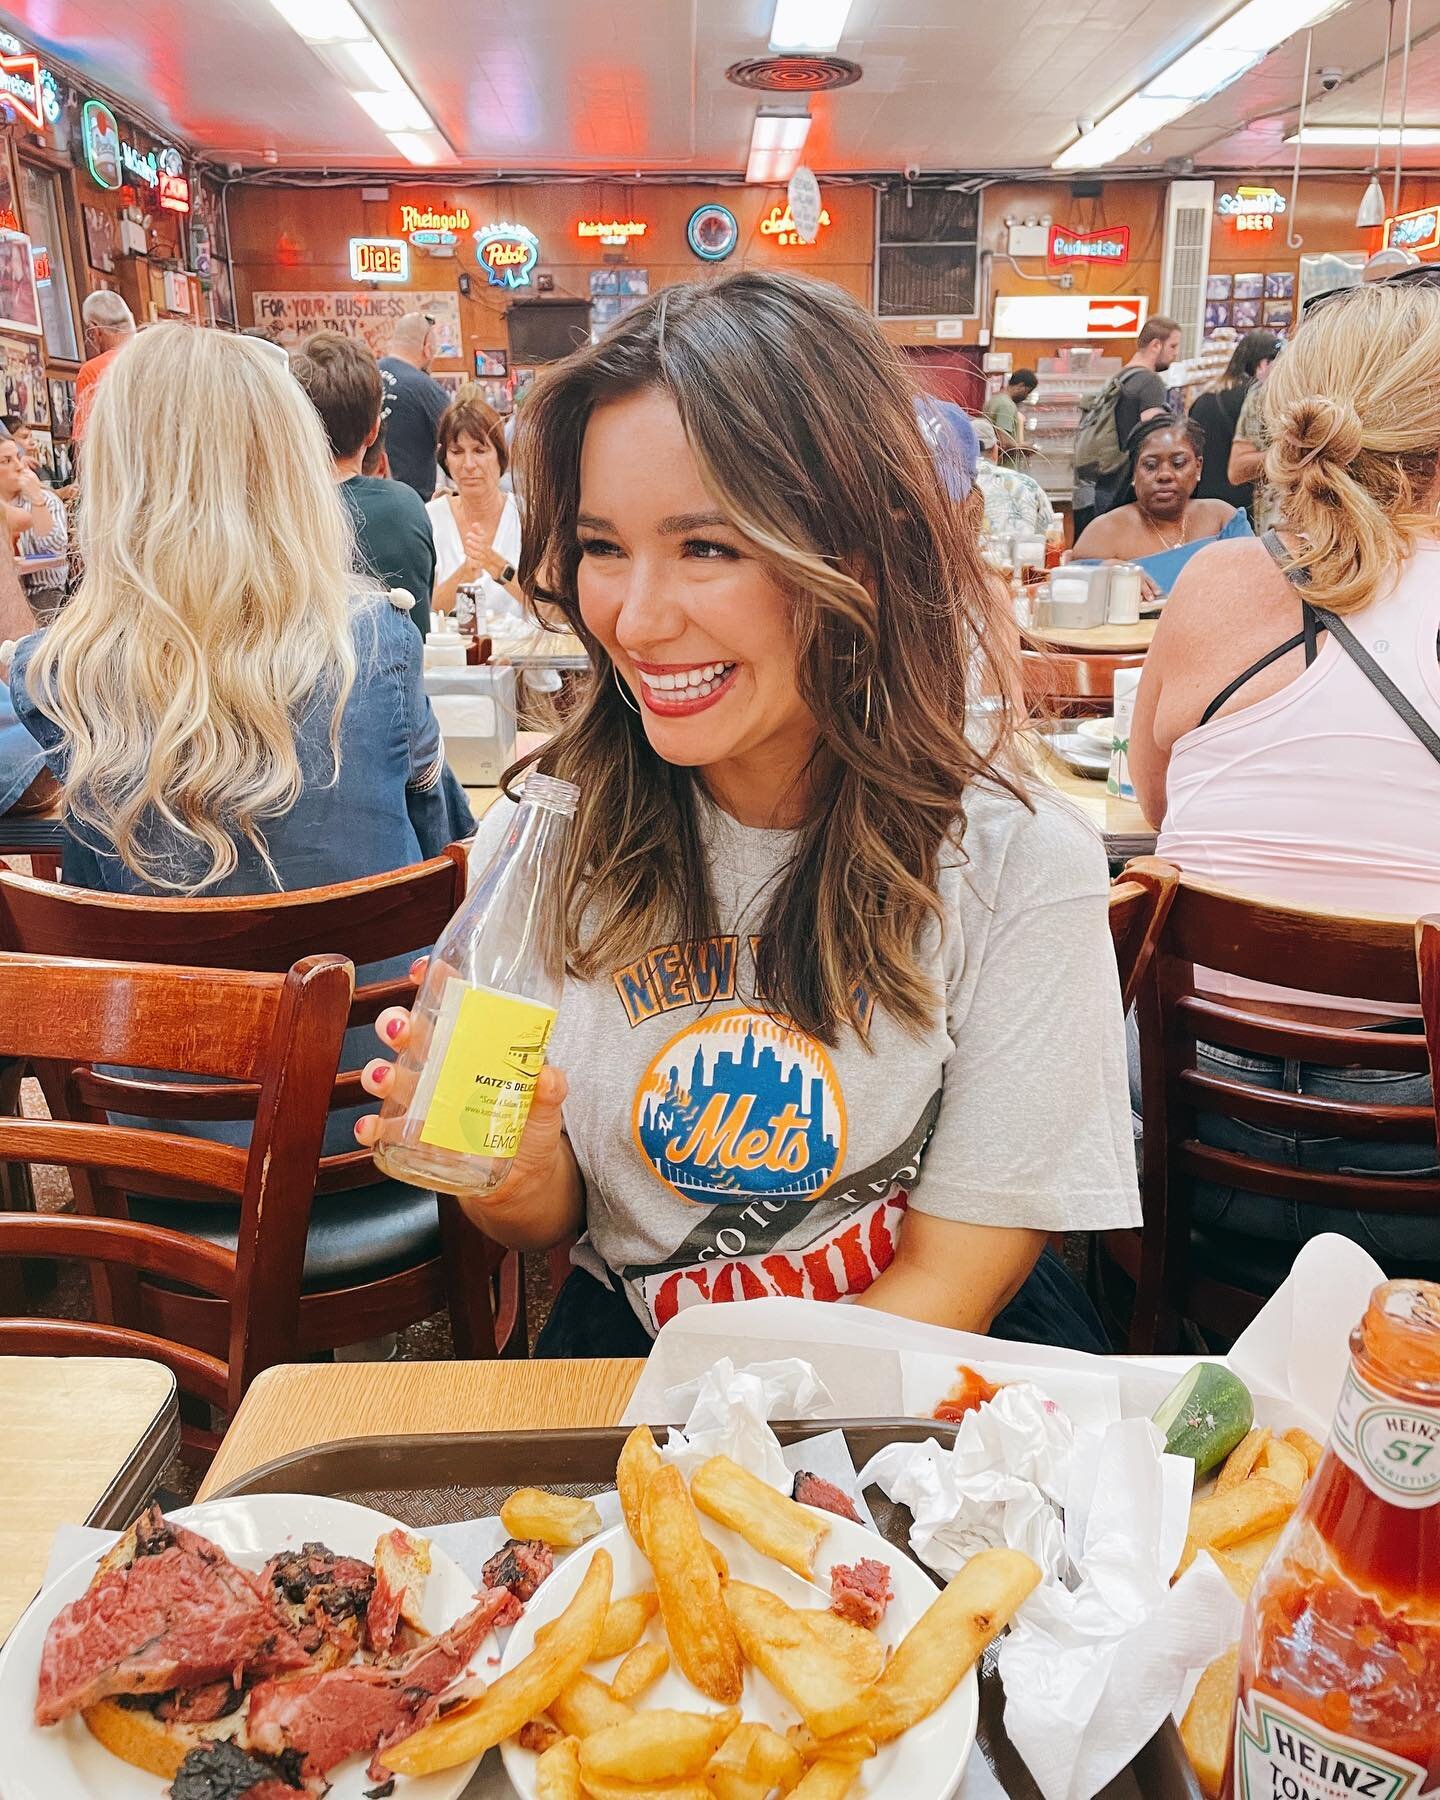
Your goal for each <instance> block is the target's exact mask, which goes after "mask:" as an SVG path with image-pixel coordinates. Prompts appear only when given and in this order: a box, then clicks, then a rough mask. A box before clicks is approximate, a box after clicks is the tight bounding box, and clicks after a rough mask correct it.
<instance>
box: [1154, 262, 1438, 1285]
mask: <svg viewBox="0 0 1440 1800" xmlns="http://www.w3.org/2000/svg"><path fill="white" fill-rule="evenodd" d="M1437 363H1440V270H1436V269H1433V268H1423V269H1422V268H1416V269H1413V270H1410V271H1407V272H1406V273H1405V274H1404V275H1402V276H1400V277H1398V278H1392V279H1391V280H1389V281H1384V282H1378V283H1375V284H1374V285H1370V286H1364V287H1359V288H1356V289H1355V290H1354V291H1353V292H1350V291H1349V290H1346V291H1345V292H1344V293H1341V294H1338V295H1334V296H1329V297H1325V298H1324V301H1323V304H1320V305H1318V306H1315V307H1314V308H1313V309H1312V311H1311V312H1310V314H1309V316H1308V317H1307V318H1306V319H1305V321H1304V323H1303V324H1302V325H1301V327H1300V329H1299V330H1298V331H1297V333H1296V335H1295V338H1294V341H1293V342H1292V343H1291V344H1290V346H1289V347H1288V348H1287V349H1286V352H1285V354H1284V356H1282V357H1281V358H1280V359H1279V360H1278V361H1277V362H1276V364H1275V366H1274V368H1273V369H1272V370H1271V371H1270V375H1269V377H1268V379H1267V381H1266V384H1265V411H1266V420H1267V427H1268V438H1269V446H1270V447H1269V451H1268V455H1267V459H1266V475H1267V477H1268V480H1269V482H1270V484H1271V487H1272V490H1273V493H1274V495H1275V497H1276V500H1277V503H1278V507H1279V512H1280V516H1281V518H1282V519H1283V520H1284V521H1285V523H1284V525H1283V526H1282V527H1281V529H1280V530H1279V532H1278V533H1275V532H1269V533H1267V534H1266V535H1265V537H1264V538H1263V539H1261V540H1259V541H1250V542H1244V541H1241V542H1236V543H1233V544H1217V545H1215V546H1213V547H1212V548H1209V549H1206V550H1204V551H1202V552H1201V554H1200V555H1199V556H1197V557H1196V558H1195V560H1194V562H1193V563H1191V565H1190V566H1189V568H1188V569H1187V570H1186V571H1185V573H1184V574H1183V575H1182V576H1181V578H1180V580H1179V582H1178V583H1177V584H1176V587H1175V591H1174V593H1173V594H1172V595H1171V597H1170V600H1169V602H1168V603H1167V605H1166V608H1165V614H1164V617H1163V618H1162V619H1161V621H1160V625H1159V628H1158V630H1157V631H1156V633H1155V642H1154V645H1153V647H1152V648H1151V651H1150V653H1149V655H1148V657H1147V658H1146V661H1145V673H1144V676H1143V678H1142V680H1141V683H1140V689H1139V693H1138V695H1137V698H1136V705H1135V717H1134V723H1133V725H1132V727H1131V733H1130V767H1131V769H1132V771H1133V773H1134V777H1135V786H1136V791H1137V793H1138V795H1139V798H1140V801H1141V804H1142V805H1143V806H1144V808H1145V811H1146V813H1147V814H1148V815H1149V817H1150V818H1151V819H1152V820H1154V821H1156V822H1157V823H1160V824H1161V831H1160V838H1159V844H1158V853H1159V854H1160V855H1161V856H1163V857H1165V858H1167V859H1168V860H1170V861H1172V862H1175V863H1178V864H1179V866H1180V867H1181V868H1182V869H1184V870H1186V871H1189V872H1192V873H1194V874H1196V875H1200V876H1204V877H1205V878H1206V879H1208V880H1211V881H1217V882H1220V883H1223V884H1224V885H1225V886H1227V887H1233V888H1237V889H1239V890H1240V891H1241V892H1242V893H1249V894H1256V895H1262V896H1266V897H1269V898H1273V899H1275V900H1279V901H1285V902H1289V903H1292V904H1299V905H1304V906H1316V907H1321V908H1324V909H1326V910H1327V911H1331V912H1340V913H1388V914H1391V915H1399V916H1401V917H1406V918H1413V917H1415V916H1416V915H1417V914H1420V913H1433V912H1436V911H1440V826H1437V821H1440V657H1437V634H1440V520H1437V516H1436V515H1437V509H1440V388H1437V386H1436V383H1435V380H1434V371H1435V368H1436V366H1437ZM1227 988H1228V989H1229V991H1232V992H1240V991H1243V992H1244V994H1245V996H1246V999H1247V1004H1251V1005H1253V1006H1256V1007H1259V1008H1262V1009H1264V1008H1276V1009H1278V1010H1279V1011H1280V1012H1281V1013H1282V1014H1284V1015H1286V1016H1296V1015H1298V1016H1300V1017H1302V1018H1309V1019H1312V1020H1315V1021H1317V1022H1319V1023H1322V1024H1339V1025H1343V1026H1347V1027H1349V1028H1351V1029H1354V1028H1356V1027H1357V1026H1361V1027H1363V1026H1364V1025H1366V1024H1367V1023H1379V1022H1380V1021H1381V1019H1382V1016H1383V1012H1384V1009H1383V1008H1373V1007H1372V1008H1369V1009H1368V1011H1357V1010H1356V1009H1357V1006H1359V1005H1360V1004H1361V1003H1358V1002H1356V1001H1353V1000H1345V999H1342V998H1338V997H1336V998H1334V999H1332V1000H1330V1001H1329V1002H1328V1003H1327V1004H1326V1005H1325V1006H1323V1007H1320V1008H1316V1007H1315V1006H1314V1005H1313V1004H1304V1005H1302V1004H1300V1003H1299V1001H1298V998H1297V997H1296V996H1294V995H1293V994H1287V993H1286V991H1285V990H1283V989H1280V990H1277V989H1273V988H1266V987H1262V986H1260V985H1259V984H1253V983H1252V984H1238V983H1229V984H1227ZM1210 1054H1212V1055H1213V1056H1214V1057H1215V1058H1216V1059H1217V1063H1218V1065H1223V1067H1224V1069H1225V1071H1226V1072H1227V1073H1230V1074H1232V1075H1233V1074H1234V1073H1236V1072H1237V1070H1238V1072H1239V1075H1240V1078H1241V1079H1247V1078H1248V1079H1250V1080H1253V1081H1254V1082H1255V1083H1256V1084H1257V1085H1259V1086H1264V1087H1274V1088H1289V1089H1290V1090H1291V1091H1294V1092H1298V1093H1310V1092H1314V1093H1319V1092H1324V1093H1327V1094H1332V1095H1335V1094H1339V1095H1349V1096H1350V1097H1352V1098H1353V1099H1355V1100H1356V1101H1357V1102H1359V1103H1362V1104H1363V1102H1364V1101H1365V1099H1366V1098H1367V1097H1369V1096H1371V1095H1381V1096H1383V1098H1384V1099H1385V1100H1387V1101H1388V1102H1392V1103H1400V1102H1404V1101H1407V1100H1408V1101H1409V1103H1411V1104H1414V1105H1420V1106H1423V1105H1428V1103H1429V1093H1430V1084H1429V1083H1428V1082H1426V1081H1421V1080H1412V1079H1410V1078H1402V1077H1397V1076H1394V1075H1386V1074H1384V1073H1380V1072H1377V1073H1373V1074H1367V1073H1366V1072H1365V1071H1363V1070H1343V1071H1342V1070H1336V1069H1321V1068H1313V1069H1312V1068H1308V1067H1307V1066H1305V1065H1303V1064H1302V1065H1300V1066H1299V1067H1298V1068H1297V1067H1295V1066H1293V1065H1292V1066H1289V1067H1285V1066H1282V1065H1280V1064H1279V1063H1276V1062H1275V1061H1274V1060H1273V1059H1269V1058H1265V1057H1258V1056H1257V1057H1248V1058H1241V1057H1236V1056H1234V1055H1232V1054H1231V1053H1229V1052H1225V1051H1220V1050H1215V1051H1213V1052H1211V1053H1210ZM1216 1129H1217V1130H1218V1129H1220V1128H1219V1127H1217V1128H1216ZM1223 1129H1224V1130H1225V1131H1227V1132H1231V1133H1235V1134H1238V1136H1232V1137H1228V1138H1227V1139H1226V1140H1225V1143H1224V1144H1223V1145H1222V1147H1230V1148H1236V1149H1244V1150H1246V1151H1248V1153H1249V1154H1251V1155H1256V1156H1260V1157H1263V1158H1266V1159H1268V1160H1272V1161H1277V1162H1282V1163H1286V1164H1288V1165H1289V1166H1291V1167H1294V1166H1296V1164H1297V1161H1298V1166H1299V1167H1301V1168H1334V1167H1335V1166H1336V1164H1335V1161H1334V1158H1335V1157H1336V1156H1337V1155H1339V1156H1342V1157H1343V1159H1344V1162H1343V1166H1345V1167H1354V1168H1356V1169H1364V1170H1368V1171H1370V1172H1371V1173H1377V1172H1385V1171H1388V1172H1392V1173H1403V1172H1407V1171H1411V1172H1413V1171H1415V1170H1420V1169H1427V1168H1433V1167H1434V1163H1435V1145H1434V1141H1433V1139H1432V1140H1431V1142H1430V1143H1429V1145H1428V1146H1426V1145H1414V1146H1410V1145H1404V1144H1364V1145H1361V1144H1354V1143H1347V1144H1345V1145H1344V1146H1343V1147H1342V1146H1340V1145H1339V1144H1337V1143H1335V1142H1334V1141H1329V1140H1327V1141H1325V1142H1319V1143H1317V1142H1315V1141H1313V1140H1311V1139H1308V1138H1307V1137H1306V1136H1305V1134H1303V1133H1300V1134H1295V1133H1288V1134H1285V1135H1284V1136H1283V1137H1281V1136H1278V1135H1277V1134H1275V1133H1271V1132H1265V1131H1261V1130H1259V1129H1258V1128H1256V1127H1245V1126H1238V1125H1234V1126H1232V1125H1230V1124H1229V1123H1228V1122H1227V1123H1226V1125H1225V1126H1224V1128H1223ZM1202 1135H1203V1132H1202ZM1207 1141H1208V1140H1207ZM1215 1141H1217V1142H1218V1141H1219V1140H1218V1139H1216V1140H1215ZM1327 1158H1328V1159H1329V1160H1328V1161H1327V1160H1326V1159H1327ZM1304 1212H1305V1218H1306V1220H1308V1221H1309V1222H1310V1229H1312V1230H1315V1231H1322V1230H1331V1231H1343V1232H1346V1233H1347V1234H1348V1235H1349V1236H1351V1237H1355V1238H1357V1239H1358V1240H1359V1241H1360V1242H1361V1243H1363V1244H1365V1245H1366V1246H1367V1247H1368V1248H1369V1249H1371V1250H1372V1251H1374V1252H1375V1253H1376V1254H1378V1255H1379V1256H1380V1258H1381V1260H1382V1261H1390V1262H1392V1263H1400V1262H1411V1261H1420V1260H1424V1261H1427V1262H1429V1263H1431V1264H1434V1263H1436V1262H1437V1261H1440V1251H1437V1247H1436V1241H1435V1238H1436V1234H1435V1226H1434V1222H1433V1220H1429V1219H1423V1218H1421V1217H1420V1216H1419V1215H1418V1214H1414V1215H1410V1216H1409V1217H1402V1216H1398V1215H1397V1216H1393V1217H1392V1216H1388V1215H1383V1214H1375V1213H1366V1214H1363V1215H1362V1214H1352V1213H1341V1212H1336V1213H1333V1214H1329V1213H1327V1214H1323V1215H1319V1216H1317V1213H1316V1209H1315V1208H1313V1207H1307V1208H1305V1209H1304ZM1197 1213H1198V1216H1199V1222H1200V1223H1201V1224H1205V1225H1211V1226H1214V1225H1218V1224H1223V1225H1224V1226H1225V1227H1226V1228H1227V1229H1230V1230H1234V1231H1237V1232H1241V1233H1245V1234H1248V1235H1254V1236H1264V1237H1268V1238H1278V1239H1280V1240H1282V1241H1289V1242H1291V1243H1295V1242H1298V1241H1299V1233H1300V1230H1301V1224H1300V1220H1299V1218H1298V1217H1297V1216H1296V1209H1294V1208H1291V1207H1288V1206H1286V1205H1285V1204H1284V1203H1282V1202H1279V1201H1274V1200H1267V1199H1263V1198H1261V1197H1260V1196H1257V1195H1251V1194H1244V1193H1236V1192H1232V1191H1230V1190H1228V1189H1221V1190H1215V1191H1214V1192H1212V1193H1210V1194H1209V1196H1208V1198H1207V1199H1206V1200H1205V1202H1204V1205H1203V1206H1198V1205H1197Z"/></svg>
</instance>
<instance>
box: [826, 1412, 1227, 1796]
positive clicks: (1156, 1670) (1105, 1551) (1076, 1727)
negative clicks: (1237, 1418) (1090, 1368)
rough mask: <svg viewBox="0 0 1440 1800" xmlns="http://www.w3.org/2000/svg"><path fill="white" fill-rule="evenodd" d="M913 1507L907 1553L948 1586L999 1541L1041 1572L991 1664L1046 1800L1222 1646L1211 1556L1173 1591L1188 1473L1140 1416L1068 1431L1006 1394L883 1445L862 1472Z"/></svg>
mask: <svg viewBox="0 0 1440 1800" xmlns="http://www.w3.org/2000/svg"><path fill="white" fill-rule="evenodd" d="M859 1479H860V1482H861V1484H862V1485H864V1484H865V1483H868V1482H870V1481H876V1482H878V1483H879V1485H880V1486H881V1487H882V1488H883V1489H884V1491H885V1492H886V1493H887V1494H888V1495H889V1496H890V1497H891V1499H892V1500H899V1501H903V1502H904V1503H905V1504H906V1505H908V1506H909V1507H910V1508H911V1511H912V1514H913V1515H914V1524H913V1525H912V1528H911V1533H910V1544H911V1548H912V1549H913V1550H914V1551H915V1553H916V1555H917V1556H919V1557H920V1559H921V1560H922V1561H923V1562H925V1563H927V1564H928V1565H929V1566H930V1567H931V1568H933V1569H935V1570H936V1571H937V1573H939V1574H942V1575H946V1576H949V1575H953V1574H954V1573H955V1572H956V1571H957V1570H958V1569H960V1568H962V1567H963V1566H964V1564H965V1562H966V1561H967V1560H968V1559H969V1557H970V1556H972V1555H973V1554H974V1553H975V1551H976V1550H979V1549H982V1548H985V1547H987V1546H990V1545H997V1544H1005V1545H1009V1546H1010V1548H1012V1549H1015V1550H1023V1551H1024V1552H1025V1554H1026V1555H1027V1556H1030V1557H1032V1558H1033V1559H1034V1560H1035V1562H1037V1563H1038V1564H1039V1565H1040V1567H1041V1568H1042V1569H1043V1570H1044V1571H1045V1579H1044V1580H1043V1581H1042V1583H1041V1585H1040V1586H1039V1587H1038V1588H1037V1589H1036V1590H1035V1592H1034V1593H1033V1594H1031V1595H1030V1597H1029V1599H1028V1600H1026V1602H1025V1604H1024V1605H1023V1606H1022V1607H1021V1609H1020V1612H1019V1614H1018V1616H1017V1618H1016V1620H1015V1622H1014V1623H1013V1624H1012V1626H1011V1628H1010V1632H1009V1634H1008V1636H1007V1637H1006V1638H1005V1640H1004V1642H1003V1644H1002V1646H1001V1649H1000V1656H999V1670H1000V1676H1001V1680H1002V1681H1003V1683H1004V1687H1005V1727H1006V1730H1007V1731H1008V1732H1009V1734H1010V1738H1011V1740H1012V1742H1013V1743H1014V1745H1015V1747H1016V1749H1017V1750H1018V1751H1019V1752H1020V1754H1021V1756H1022V1757H1023V1758H1024V1759H1025V1762H1026V1765H1027V1766H1028V1768H1029V1770H1030V1773H1031V1774H1032V1775H1033V1776H1034V1778H1035V1781H1036V1784H1037V1786H1038V1787H1039V1789H1040V1791H1041V1793H1042V1794H1043V1795H1044V1796H1045V1800H1089V1797H1090V1796H1091V1795H1093V1794H1096V1793H1098V1792H1099V1790H1100V1789H1101V1788H1102V1787H1104V1786H1105V1784H1106V1782H1107V1781H1109V1780H1111V1779H1112V1778H1113V1777H1114V1776H1115V1775H1116V1774H1118V1773H1119V1771H1120V1770H1121V1769H1123V1768H1124V1767H1125V1766H1126V1764H1127V1763H1129V1762H1130V1761H1131V1759H1132V1758H1133V1757H1134V1756H1135V1754H1136V1752H1137V1751H1138V1750H1139V1749H1140V1748H1141V1746H1142V1745H1143V1744H1145V1743H1146V1742H1147V1741H1148V1740H1149V1739H1150V1738H1151V1737H1152V1736H1153V1735H1154V1733H1155V1732H1156V1731H1157V1730H1158V1729H1159V1727H1160V1725H1161V1724H1162V1723H1163V1722H1164V1720H1165V1718H1166V1717H1167V1716H1168V1715H1169V1713H1170V1712H1171V1711H1172V1710H1173V1709H1174V1707H1175V1704H1176V1702H1177V1700H1178V1699H1179V1697H1180V1694H1181V1691H1182V1690H1183V1688H1184V1686H1185V1683H1186V1680H1187V1677H1188V1676H1189V1675H1190V1673H1191V1672H1192V1671H1194V1670H1196V1669H1200V1668H1203V1667H1204V1666H1205V1665H1206V1664H1207V1663H1209V1662H1211V1661H1212V1660H1213V1659H1214V1658H1215V1657H1216V1656H1218V1655H1219V1654H1220V1652H1221V1651H1222V1650H1224V1649H1225V1648H1226V1647H1227V1646H1228V1645H1230V1644H1232V1643H1234V1641H1235V1639H1236V1637H1237V1636H1238V1634H1239V1629H1240V1605H1239V1602H1238V1601H1237V1600H1236V1599H1235V1596H1234V1594H1233V1593H1232V1592H1231V1590H1230V1587H1229V1584H1228V1583H1227V1582H1226V1581H1225V1579H1224V1577H1223V1576H1222V1575H1221V1574H1220V1571H1219V1570H1218V1569H1217V1568H1216V1566H1215V1564H1214V1563H1213V1562H1211V1560H1210V1558H1209V1557H1208V1556H1201V1557H1198V1558H1197V1559H1196V1561H1195V1563H1194V1564H1193V1565H1192V1567H1191V1568H1190V1569H1189V1570H1187V1572H1186V1574H1185V1576H1184V1578H1183V1579H1182V1580H1181V1581H1179V1582H1178V1583H1177V1584H1176V1585H1175V1587H1174V1588H1171V1586H1170V1585H1169V1579H1170V1575H1171V1574H1172V1572H1173V1571H1174V1569H1175V1566H1176V1564H1177V1563H1178V1562H1179V1560H1180V1554H1181V1551H1182V1549H1183V1548H1184V1542H1185V1530H1186V1525H1187V1522H1188V1518H1189V1508H1190V1495H1191V1489H1192V1486H1193V1482H1194V1469H1193V1465H1192V1464H1191V1463H1190V1462H1189V1461H1188V1460H1187V1459H1185V1458H1183V1457H1175V1456H1166V1455H1165V1454H1164V1439H1163V1437H1162V1435H1161V1433H1160V1432H1159V1431H1158V1430H1157V1429H1156V1427H1155V1426H1154V1425H1152V1424H1151V1423H1150V1421H1149V1420H1148V1419H1141V1418H1135V1419H1123V1420H1112V1421H1110V1422H1108V1423H1105V1424H1103V1425H1097V1424H1092V1425H1089V1426H1081V1427H1078V1428H1077V1427H1074V1426H1072V1425H1071V1423H1070V1421H1069V1420H1068V1419H1067V1418H1066V1417H1065V1416H1064V1414H1063V1412H1061V1411H1060V1410H1058V1409H1057V1408H1056V1407H1055V1406H1054V1404H1053V1403H1052V1402H1049V1401H1047V1400H1046V1399H1045V1397H1044V1396H1043V1395H1042V1394H1041V1393H1040V1392H1039V1390H1038V1389H1037V1388H1035V1387H1032V1386H1029V1385H1028V1384H1018V1383H1017V1384H1016V1385H1014V1386H1012V1387H1007V1388H1005V1389H1003V1390H1002V1392H1001V1393H1000V1394H999V1395H997V1396H996V1398H995V1399H994V1400H993V1401H991V1402H990V1404H989V1405H988V1406H985V1407H982V1408H981V1409H980V1410H979V1411H978V1412H975V1413H971V1414H970V1415H969V1416H968V1417H967V1418H966V1419H965V1421H964V1423H963V1424H962V1425H961V1427H960V1430H959V1432H958V1433H957V1434H956V1439H955V1444H954V1446H953V1448H945V1447H942V1446H941V1445H940V1444H938V1443H937V1442H936V1441H935V1440H934V1439H931V1440H929V1441H928V1442H926V1443H925V1444H922V1445H902V1444H894V1445H891V1446H890V1447H889V1448H888V1449H886V1450H882V1451H881V1452H880V1453H879V1455H878V1456H875V1457H873V1458H872V1459H871V1461H870V1463H869V1464H868V1465H867V1466H866V1467H865V1468H864V1469H863V1470H862V1471H861V1472H860V1477H859Z"/></svg>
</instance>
